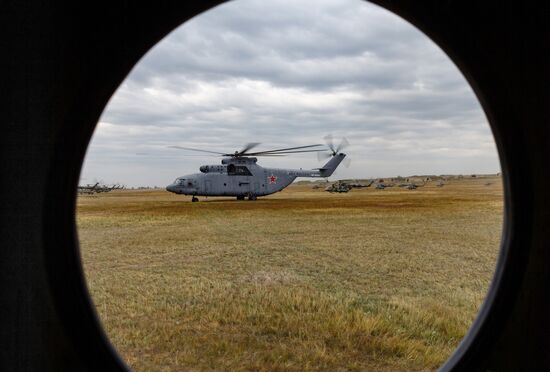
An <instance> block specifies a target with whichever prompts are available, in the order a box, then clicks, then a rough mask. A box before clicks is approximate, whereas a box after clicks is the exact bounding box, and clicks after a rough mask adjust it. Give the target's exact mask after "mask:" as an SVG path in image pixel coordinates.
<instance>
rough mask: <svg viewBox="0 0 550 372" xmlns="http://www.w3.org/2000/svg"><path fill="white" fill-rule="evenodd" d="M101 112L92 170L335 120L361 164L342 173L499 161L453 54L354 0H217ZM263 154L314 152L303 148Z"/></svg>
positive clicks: (299, 161) (181, 168)
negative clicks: (218, 2) (185, 147)
mask: <svg viewBox="0 0 550 372" xmlns="http://www.w3.org/2000/svg"><path fill="white" fill-rule="evenodd" d="M100 121H101V123H100V125H99V126H98V129H97V131H96V134H95V136H94V138H93V141H92V144H91V146H90V149H89V152H88V155H87V159H86V164H85V167H84V170H83V174H84V176H85V177H86V178H90V177H99V178H102V179H104V180H106V181H109V180H108V177H109V175H112V177H114V179H113V180H112V181H113V182H115V181H117V182H126V183H129V184H131V183H133V184H136V185H138V184H151V182H152V181H151V179H155V180H157V179H158V182H157V181H155V182H154V183H157V184H162V183H163V182H164V183H166V182H168V181H170V180H172V179H173V178H174V177H175V176H178V175H181V174H184V173H191V172H195V171H196V168H197V167H198V166H199V165H200V164H201V163H205V162H206V163H216V162H218V161H219V159H215V158H212V159H202V158H199V157H186V156H184V154H181V153H179V152H177V151H174V150H173V149H168V148H167V146H168V145H173V144H181V145H188V146H192V147H202V148H205V149H221V150H223V151H232V150H235V149H238V148H239V147H240V146H241V145H242V144H244V143H246V142H250V141H261V142H264V146H265V147H269V148H271V147H276V146H291V145H302V144H309V143H312V142H313V143H317V142H319V141H321V139H322V137H323V136H324V135H325V134H327V133H333V134H334V135H335V137H338V136H347V137H348V138H349V140H350V142H351V143H352V145H351V146H350V148H349V153H350V155H351V157H354V160H353V165H352V167H350V168H349V169H347V170H346V169H342V170H339V174H338V177H342V176H353V177H372V176H389V175H396V174H401V175H406V174H411V173H422V172H424V173H452V172H455V173H459V172H465V173H466V172H489V171H491V172H493V171H498V158H497V155H496V151H495V148H494V143H493V140H492V138H491V133H490V130H489V128H488V125H487V124H486V119H485V117H484V114H483V112H482V111H481V109H480V106H479V103H478V102H477V100H476V99H475V96H474V94H473V92H472V91H471V89H470V87H469V86H468V85H467V83H466V82H465V80H464V78H463V77H462V75H461V74H460V72H459V71H458V70H457V68H456V67H455V66H454V65H453V64H452V62H451V61H450V60H449V59H448V58H447V57H446V56H445V55H444V54H443V53H442V51H441V50H439V48H438V47H437V46H435V45H434V44H433V43H432V42H431V41H429V40H428V39H427V38H426V37H425V36H424V35H422V34H421V33H420V32H419V31H418V30H416V29H415V28H414V27H412V26H411V25H409V24H407V23H406V22H404V21H403V20H401V19H399V18H398V17H396V16H394V15H391V14H390V13H388V12H387V11H385V10H383V9H381V8H378V7H377V6H374V5H371V4H368V3H365V2H362V1H359V0H346V1H340V0H323V1H316V2H315V5H314V6H312V4H311V2H308V1H297V0H277V1H260V0H239V1H235V2H229V3H226V4H223V5H221V6H218V7H216V8H215V9H213V10H211V11H209V12H206V13H204V14H203V15H201V16H199V17H196V18H194V19H192V20H190V21H189V22H187V23H186V24H184V25H183V26H181V27H180V28H178V29H177V30H176V31H174V32H173V33H172V34H170V35H169V36H167V37H166V38H165V39H164V40H163V41H162V42H161V43H159V44H158V45H157V46H156V47H155V48H153V49H152V50H151V51H150V52H149V53H148V54H147V55H146V56H145V57H144V58H143V59H142V61H140V63H139V64H138V65H137V66H136V67H135V69H134V70H133V71H132V73H131V74H130V75H129V77H128V79H127V80H126V81H125V82H124V83H123V84H122V86H121V87H120V89H119V90H118V91H117V93H116V94H115V96H114V97H113V98H112V100H111V102H110V103H109V105H108V107H107V109H106V110H105V112H104V114H103V115H102V118H101V120H100ZM138 152H139V153H146V154H150V156H137V155H135V154H136V153H138ZM472 159H477V161H473V160H472ZM262 162H263V164H266V165H272V166H297V165H298V166H299V167H317V166H318V163H317V160H316V159H315V157H314V156H309V155H303V156H298V157H292V158H280V159H279V158H278V159H264V160H262ZM102 174H104V175H102ZM94 175H95V176H94ZM117 177H119V178H124V179H119V178H117Z"/></svg>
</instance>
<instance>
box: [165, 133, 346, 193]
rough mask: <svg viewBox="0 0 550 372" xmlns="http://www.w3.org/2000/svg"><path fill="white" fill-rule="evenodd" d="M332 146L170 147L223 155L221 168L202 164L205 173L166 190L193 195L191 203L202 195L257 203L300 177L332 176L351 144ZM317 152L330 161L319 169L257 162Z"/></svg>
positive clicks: (343, 143)
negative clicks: (220, 149)
mask: <svg viewBox="0 0 550 372" xmlns="http://www.w3.org/2000/svg"><path fill="white" fill-rule="evenodd" d="M326 139H327V141H328V144H327V146H326V147H325V145H321V144H317V145H309V146H298V147H287V148H282V149H275V150H265V151H251V150H252V149H253V148H255V147H257V146H258V145H259V143H249V144H247V145H246V146H245V147H244V148H243V149H242V150H240V151H235V152H234V153H223V152H217V151H208V150H200V149H195V148H190V147H182V146H169V147H171V148H175V149H180V150H187V151H197V152H203V153H208V154H216V155H218V156H222V157H223V159H222V161H221V165H202V166H201V167H200V168H199V170H200V172H201V173H194V174H189V175H186V176H181V177H178V178H176V180H175V181H174V182H173V183H172V184H170V185H168V186H167V187H166V190H167V191H169V192H173V193H175V194H182V195H191V196H192V198H191V201H193V202H197V201H198V200H199V199H198V198H197V197H198V196H207V197H208V196H234V197H236V198H237V200H244V199H245V198H248V200H256V199H257V198H258V197H259V196H266V195H270V194H273V193H276V192H278V191H281V190H283V189H284V188H285V187H287V186H288V185H290V184H291V183H292V182H293V181H294V180H295V179H296V178H297V177H324V178H326V177H330V176H331V175H332V173H333V172H334V171H335V170H336V168H337V167H338V165H340V163H341V162H342V160H344V158H345V157H346V154H344V153H342V152H340V151H341V150H342V149H343V147H345V146H346V145H347V144H348V142H347V140H346V139H345V138H344V139H343V140H342V142H341V143H340V145H339V146H337V147H336V146H334V145H333V144H332V138H331V137H329V136H327V137H326ZM305 152H316V153H317V155H318V158H321V157H325V159H326V158H330V160H329V161H328V162H327V163H326V164H325V165H323V166H322V167H321V168H316V169H309V170H305V169H284V168H265V167H262V166H261V165H259V164H258V163H257V161H258V158H257V157H258V156H286V155H289V154H297V153H305Z"/></svg>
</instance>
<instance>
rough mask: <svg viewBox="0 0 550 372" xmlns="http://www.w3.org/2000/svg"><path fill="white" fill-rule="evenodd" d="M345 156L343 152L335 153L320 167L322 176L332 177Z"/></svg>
mask: <svg viewBox="0 0 550 372" xmlns="http://www.w3.org/2000/svg"><path fill="white" fill-rule="evenodd" d="M345 157H346V154H342V153H339V154H336V155H334V156H333V157H332V158H331V159H330V160H329V161H328V162H327V163H326V164H325V165H323V167H322V168H319V172H320V173H321V177H330V176H331V175H332V173H334V171H335V170H336V168H338V166H339V165H340V163H341V162H342V160H344V158H345Z"/></svg>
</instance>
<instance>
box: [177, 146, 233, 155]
mask: <svg viewBox="0 0 550 372" xmlns="http://www.w3.org/2000/svg"><path fill="white" fill-rule="evenodd" d="M167 147H170V148H173V149H179V150H189V151H199V152H207V153H210V154H218V155H227V154H226V153H224V152H217V151H208V150H200V149H194V148H191V147H183V146H167Z"/></svg>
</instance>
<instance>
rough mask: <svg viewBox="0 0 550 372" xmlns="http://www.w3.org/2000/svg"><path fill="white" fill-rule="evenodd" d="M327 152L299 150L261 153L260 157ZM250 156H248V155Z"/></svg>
mask: <svg viewBox="0 0 550 372" xmlns="http://www.w3.org/2000/svg"><path fill="white" fill-rule="evenodd" d="M324 151H327V150H299V151H277V152H265V153H264V152H262V153H259V154H258V156H261V155H278V154H300V153H303V152H324ZM247 155H248V154H247Z"/></svg>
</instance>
